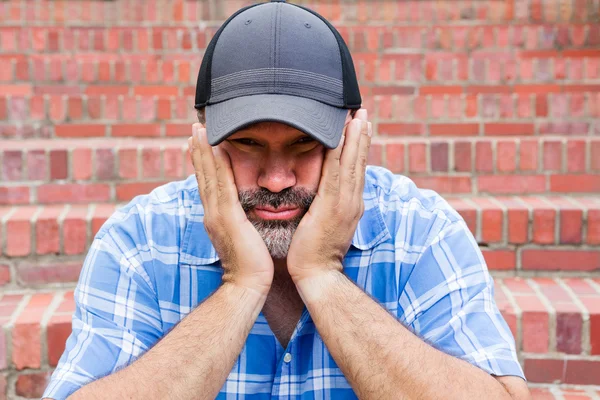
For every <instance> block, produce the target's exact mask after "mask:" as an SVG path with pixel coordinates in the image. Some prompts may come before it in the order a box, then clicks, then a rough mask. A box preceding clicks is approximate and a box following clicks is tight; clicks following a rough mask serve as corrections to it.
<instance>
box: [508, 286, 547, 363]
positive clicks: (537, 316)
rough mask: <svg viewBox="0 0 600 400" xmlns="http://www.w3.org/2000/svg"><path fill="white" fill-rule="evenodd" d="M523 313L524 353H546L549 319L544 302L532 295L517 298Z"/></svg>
mask: <svg viewBox="0 0 600 400" xmlns="http://www.w3.org/2000/svg"><path fill="white" fill-rule="evenodd" d="M515 300H516V301H517V303H518V305H519V307H520V308H521V311H522V316H521V320H522V332H523V351H526V352H531V353H546V352H547V351H548V347H549V317H548V311H547V310H546V308H545V307H544V305H543V304H542V302H541V301H540V300H539V299H538V298H537V297H536V296H532V295H519V296H515Z"/></svg>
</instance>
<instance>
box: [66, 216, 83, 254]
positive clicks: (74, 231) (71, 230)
mask: <svg viewBox="0 0 600 400" xmlns="http://www.w3.org/2000/svg"><path fill="white" fill-rule="evenodd" d="M87 214H88V206H72V208H71V209H70V210H69V211H68V212H67V214H66V215H65V219H64V221H63V237H64V239H63V250H64V253H65V254H68V255H73V254H82V253H83V252H84V251H85V248H86V244H87Z"/></svg>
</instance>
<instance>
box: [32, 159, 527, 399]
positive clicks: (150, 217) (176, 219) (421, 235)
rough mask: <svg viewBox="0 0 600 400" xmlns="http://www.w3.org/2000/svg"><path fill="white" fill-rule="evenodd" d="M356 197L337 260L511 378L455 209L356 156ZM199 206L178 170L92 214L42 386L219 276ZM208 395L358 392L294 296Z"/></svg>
mask: <svg viewBox="0 0 600 400" xmlns="http://www.w3.org/2000/svg"><path fill="white" fill-rule="evenodd" d="M364 200H365V213H364V216H363V218H362V219H361V221H360V222H359V225H358V228H357V230H356V232H355V234H354V238H353V240H352V246H351V247H350V250H349V252H348V254H347V256H346V258H345V263H344V270H345V273H346V274H347V275H348V276H349V277H350V278H351V279H352V280H353V281H354V282H356V284H357V285H358V286H359V287H361V288H362V289H363V290H364V291H365V292H367V293H368V294H370V295H371V296H372V297H373V298H375V299H376V300H377V301H378V302H379V303H380V304H381V305H382V306H384V307H385V308H387V309H388V310H389V312H391V313H392V314H393V315H396V316H397V318H398V319H399V321H401V323H402V324H404V326H406V327H407V328H409V329H410V330H411V331H413V332H414V333H415V334H417V335H419V336H420V337H421V338H422V339H423V340H425V341H427V342H428V343H430V344H431V345H432V346H434V347H436V348H438V349H440V350H442V351H444V352H446V353H448V354H451V355H453V356H456V357H459V358H461V359H464V360H466V361H468V362H469V363H471V364H473V365H476V366H477V367H479V368H481V369H483V370H485V371H487V372H488V373H490V374H495V375H517V376H521V377H523V371H522V369H521V367H520V365H519V363H518V361H517V356H516V351H515V345H514V339H513V337H512V334H511V332H510V330H509V328H508V326H507V325H506V323H505V321H504V320H503V318H502V316H501V315H500V313H499V311H498V309H497V307H496V304H495V302H494V287H493V281H492V279H491V277H490V275H489V274H488V271H487V267H486V265H485V262H484V259H483V256H482V254H481V252H480V250H479V248H478V246H477V243H476V242H475V240H474V238H473V236H472V235H471V233H470V232H469V230H468V228H467V226H466V225H465V223H464V221H463V219H462V218H461V217H460V215H458V213H457V212H456V211H454V210H453V209H452V208H451V207H450V206H449V205H448V204H447V203H446V202H445V201H444V200H443V199H442V198H441V197H440V196H439V195H437V194H436V193H435V192H433V191H429V190H422V189H418V188H417V187H416V186H415V185H414V183H413V182H412V181H411V180H410V179H408V178H406V177H404V176H398V175H393V174H392V173H390V172H389V171H387V170H385V169H383V168H380V167H368V169H367V178H366V183H365V191H364ZM202 218H203V208H202V205H201V204H200V199H199V195H198V188H197V186H196V182H195V178H194V176H190V177H189V178H188V179H186V180H185V181H180V182H172V183H169V184H167V185H164V186H162V187H159V188H157V189H155V190H154V191H153V192H152V193H150V194H149V195H146V196H139V197H137V198H135V199H134V200H132V201H131V203H130V204H128V205H127V206H125V207H123V208H121V209H120V210H119V211H117V212H116V213H115V214H114V215H113V216H112V217H111V218H110V219H109V220H108V221H107V223H105V224H104V226H103V227H102V229H101V230H100V232H99V233H98V234H97V236H96V238H95V239H94V242H93V245H92V247H91V249H90V251H89V253H88V255H87V257H86V260H85V263H84V266H83V270H82V272H81V276H80V280H79V283H78V285H77V289H76V291H75V300H76V311H75V314H74V316H73V332H72V334H71V336H70V337H69V339H68V341H67V344H66V349H65V352H64V354H63V355H62V358H61V359H60V363H59V365H58V367H57V368H56V370H55V372H54V374H53V375H52V378H51V381H50V384H49V386H48V388H47V389H46V392H45V394H44V396H47V397H51V398H55V399H64V398H66V397H67V396H68V395H69V394H71V393H72V392H74V391H75V390H77V389H78V388H79V387H81V386H82V385H85V384H86V383H88V382H90V381H92V380H94V379H98V378H100V377H102V376H105V375H107V374H110V373H112V372H114V371H116V370H117V369H118V368H122V367H123V366H124V365H127V364H129V363H131V362H133V361H134V360H135V359H136V358H137V357H139V356H140V355H141V354H143V353H144V352H145V351H147V350H148V349H149V348H150V347H151V346H152V345H153V344H154V343H156V342H157V341H158V340H159V339H160V338H161V337H162V336H163V335H165V334H166V333H167V332H168V331H169V330H170V329H171V328H172V327H173V326H174V325H175V324H177V322H178V321H180V320H181V319H182V318H184V317H185V316H186V315H187V314H188V313H189V312H190V311H191V310H193V309H194V307H196V306H197V305H198V304H199V303H200V302H202V301H203V300H204V299H206V298H207V297H208V296H209V295H210V294H211V293H212V292H213V291H214V290H216V289H217V288H218V286H219V284H220V282H221V269H220V266H219V257H218V255H217V254H216V252H215V249H214V247H213V246H212V245H211V243H210V241H209V240H208V236H207V234H206V231H205V230H204V227H203V224H202ZM288 353H289V354H288ZM198 390H201V388H198ZM218 398H219V399H234V398H235V399H269V398H276V399H283V398H286V399H289V398H303V399H304V398H306V399H308V398H317V399H330V398H335V399H342V398H356V396H355V394H354V393H353V391H352V389H351V388H350V385H349V384H348V382H347V381H346V379H345V378H344V375H343V374H342V372H341V371H340V369H339V368H338V367H337V365H336V363H335V361H334V360H333V358H332V357H331V355H330V354H329V352H328V351H327V348H326V347H325V346H324V344H323V342H322V340H321V337H320V336H319V334H318V332H317V331H316V329H315V325H314V323H313V322H312V320H311V318H310V315H309V314H308V313H307V311H306V308H305V310H304V313H303V314H302V317H301V319H300V321H299V323H298V325H297V327H296V330H295V331H294V334H293V336H292V339H291V341H290V343H289V346H288V348H287V349H284V348H282V346H281V345H280V344H279V342H278V341H277V339H276V338H275V336H274V335H273V333H272V331H271V330H270V328H269V325H268V324H267V321H266V319H265V318H264V315H263V314H262V313H261V314H260V315H259V317H258V319H257V321H256V323H255V324H254V326H253V328H252V330H251V332H250V335H249V337H248V340H247V342H246V344H245V346H244V348H243V350H242V352H241V354H240V356H239V358H238V359H237V361H236V363H235V365H234V366H233V369H232V371H231V373H230V375H229V377H228V379H227V381H226V382H225V385H224V386H223V388H222V389H221V392H220V394H219V396H218Z"/></svg>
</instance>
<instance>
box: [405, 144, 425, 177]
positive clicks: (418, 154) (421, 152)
mask: <svg viewBox="0 0 600 400" xmlns="http://www.w3.org/2000/svg"><path fill="white" fill-rule="evenodd" d="M408 170H409V172H427V145H426V144H425V143H410V144H409V145H408Z"/></svg>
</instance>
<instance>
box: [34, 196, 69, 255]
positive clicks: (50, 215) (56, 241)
mask: <svg viewBox="0 0 600 400" xmlns="http://www.w3.org/2000/svg"><path fill="white" fill-rule="evenodd" d="M64 209H65V207H64V206H63V205H57V206H44V207H43V209H42V211H41V213H40V214H39V215H38V217H37V221H36V224H35V237H36V253H37V254H58V253H59V252H60V226H59V221H58V219H59V217H60V216H61V214H62V213H63V211H64Z"/></svg>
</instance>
